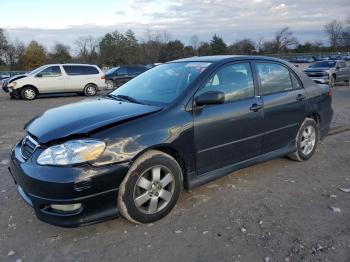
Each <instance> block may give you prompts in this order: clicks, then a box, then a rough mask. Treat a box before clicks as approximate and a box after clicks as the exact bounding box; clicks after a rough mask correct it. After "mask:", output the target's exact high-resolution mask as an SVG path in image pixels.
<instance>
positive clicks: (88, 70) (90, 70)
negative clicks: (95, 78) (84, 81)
mask: <svg viewBox="0 0 350 262" xmlns="http://www.w3.org/2000/svg"><path fill="white" fill-rule="evenodd" d="M63 68H64V71H66V73H67V75H97V74H99V72H98V70H97V68H96V67H94V66H75V65H64V66H63Z"/></svg>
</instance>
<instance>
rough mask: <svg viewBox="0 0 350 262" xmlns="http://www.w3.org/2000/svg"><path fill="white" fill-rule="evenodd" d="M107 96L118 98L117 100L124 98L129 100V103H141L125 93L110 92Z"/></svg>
mask: <svg viewBox="0 0 350 262" xmlns="http://www.w3.org/2000/svg"><path fill="white" fill-rule="evenodd" d="M107 97H110V98H114V99H119V100H124V101H127V102H131V103H136V104H141V102H140V101H138V100H137V99H135V98H133V97H131V96H127V95H112V94H108V95H107Z"/></svg>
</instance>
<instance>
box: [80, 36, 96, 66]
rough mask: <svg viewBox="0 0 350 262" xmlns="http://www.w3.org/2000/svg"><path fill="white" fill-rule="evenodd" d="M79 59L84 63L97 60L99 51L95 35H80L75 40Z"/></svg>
mask: <svg viewBox="0 0 350 262" xmlns="http://www.w3.org/2000/svg"><path fill="white" fill-rule="evenodd" d="M74 44H75V47H76V52H77V55H78V60H80V61H81V62H84V63H91V62H93V61H96V59H97V55H98V54H97V52H98V41H97V40H96V39H95V38H94V37H93V36H86V37H83V36H82V37H79V38H78V39H77V40H75V42H74Z"/></svg>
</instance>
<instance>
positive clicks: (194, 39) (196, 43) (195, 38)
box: [190, 35, 199, 56]
mask: <svg viewBox="0 0 350 262" xmlns="http://www.w3.org/2000/svg"><path fill="white" fill-rule="evenodd" d="M190 46H192V47H193V51H194V55H196V56H198V47H199V37H198V35H192V36H191V37H190Z"/></svg>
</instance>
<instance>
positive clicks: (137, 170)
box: [118, 150, 183, 223]
mask: <svg viewBox="0 0 350 262" xmlns="http://www.w3.org/2000/svg"><path fill="white" fill-rule="evenodd" d="M182 185H183V179H182V170H181V168H180V166H179V164H178V163H177V161H176V160H175V159H174V158H172V157H171V156H169V155H167V154H165V153H163V152H161V151H157V150H150V151H148V152H146V153H145V154H143V155H142V156H140V157H139V158H138V159H137V160H136V161H135V162H134V163H133V165H132V166H131V168H130V169H129V171H128V173H127V175H126V176H125V178H124V180H123V182H122V183H121V185H120V187H119V192H118V209H119V210H120V213H121V214H122V215H123V216H124V217H125V218H126V219H127V220H129V221H130V222H133V223H151V222H154V221H157V220H159V219H161V218H162V217H164V216H166V215H167V214H169V212H170V211H171V210H172V209H173V207H174V206H175V205H176V202H177V200H178V199H179V196H180V193H181V190H182Z"/></svg>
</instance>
